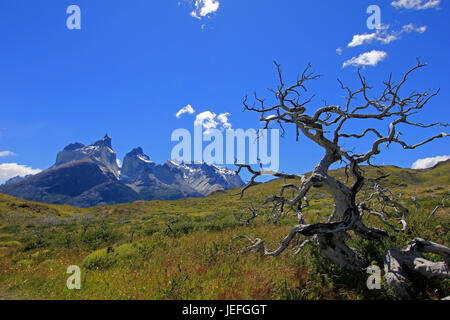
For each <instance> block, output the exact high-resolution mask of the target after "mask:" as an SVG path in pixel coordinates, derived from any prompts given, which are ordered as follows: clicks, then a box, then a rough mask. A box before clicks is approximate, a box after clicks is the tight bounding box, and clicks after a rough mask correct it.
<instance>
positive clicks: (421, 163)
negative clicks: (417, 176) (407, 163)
mask: <svg viewBox="0 0 450 320" xmlns="http://www.w3.org/2000/svg"><path fill="white" fill-rule="evenodd" d="M449 159H450V155H448V156H437V157H431V158H424V159H418V160H417V161H416V162H414V163H413V165H412V166H411V169H428V168H431V167H434V166H435V165H437V164H438V163H439V162H443V161H447V160H449Z"/></svg>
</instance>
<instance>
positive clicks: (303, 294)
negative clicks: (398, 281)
mask: <svg viewBox="0 0 450 320" xmlns="http://www.w3.org/2000/svg"><path fill="white" fill-rule="evenodd" d="M363 169H364V170H365V175H366V176H368V177H374V178H375V177H378V176H380V175H385V174H389V176H388V177H387V178H385V179H383V180H382V181H383V182H382V184H383V185H384V186H390V187H391V189H392V191H393V193H394V194H395V195H396V196H397V197H398V199H401V202H402V204H403V205H404V206H406V207H407V208H408V209H409V210H410V216H409V217H408V220H407V221H408V228H407V230H406V231H405V232H402V233H396V232H394V231H392V230H390V229H388V228H387V227H386V226H385V225H381V224H380V222H379V220H376V218H375V217H371V218H370V219H371V224H372V225H374V226H378V227H381V228H383V229H385V230H386V231H388V232H389V233H390V235H391V237H390V238H388V239H386V240H383V241H382V242H379V243H373V242H370V241H366V240H363V239H361V238H358V237H354V238H353V239H352V240H351V242H350V244H351V245H352V246H354V247H357V248H359V249H360V250H361V251H362V252H364V253H365V255H366V256H367V257H368V259H369V261H371V262H372V263H373V264H377V265H378V266H380V267H381V266H382V254H383V252H384V251H385V250H386V249H387V248H390V247H397V248H405V247H406V244H407V242H408V241H409V240H412V239H414V238H415V237H421V238H424V239H427V240H431V241H434V242H438V243H441V244H443V245H446V246H449V245H450V239H449V235H448V231H449V226H450V219H449V213H450V210H449V208H448V201H447V202H446V203H445V204H446V206H445V207H443V208H440V209H438V210H437V211H436V213H435V214H434V215H433V216H432V217H429V215H430V213H431V212H432V211H433V209H434V208H435V207H436V206H437V205H440V204H442V200H443V199H449V198H450V191H449V186H450V162H445V163H441V164H439V165H438V166H436V167H435V168H433V169H428V170H410V169H401V168H398V167H394V166H384V167H381V168H374V167H363ZM332 174H333V175H334V176H335V177H337V178H338V179H340V180H342V181H345V179H346V176H345V173H344V171H343V170H342V169H341V170H336V171H333V173H332ZM282 184H284V181H280V180H274V181H271V182H268V183H265V184H261V185H258V186H256V187H254V188H253V189H251V190H249V191H248V192H247V193H246V195H245V197H244V198H243V199H240V198H239V196H237V195H236V193H238V192H239V190H238V189H231V190H227V191H221V192H216V193H214V194H212V195H210V196H208V197H205V198H187V199H180V200H176V201H150V202H146V201H138V202H134V203H129V204H120V205H114V206H99V207H92V208H85V209H80V208H76V207H72V206H66V205H47V204H41V203H35V202H29V201H24V200H20V199H17V198H14V197H10V196H6V195H2V194H0V298H3V299H17V298H19V299H21V298H25V299H392V298H395V296H394V295H393V293H392V292H391V291H390V290H389V289H387V288H386V287H385V286H384V284H383V286H382V289H380V290H368V289H367V288H366V279H367V277H368V275H367V274H356V273H348V272H342V271H341V270H340V269H339V268H338V267H336V266H334V265H332V264H330V263H329V262H328V261H326V260H324V259H323V258H322V257H321V256H320V255H319V254H318V252H317V250H316V248H315V246H307V247H306V248H305V250H304V251H302V253H301V254H300V255H298V256H295V257H294V256H293V254H292V253H293V252H294V251H295V249H296V248H295V247H294V246H293V247H292V250H289V252H286V253H284V254H282V255H281V256H280V257H277V258H270V257H262V256H260V255H258V254H255V253H248V254H244V255H240V254H238V251H239V249H242V248H243V247H245V246H246V245H247V244H248V243H246V242H244V240H235V241H231V239H232V238H233V237H235V236H237V235H240V234H247V235H248V236H250V237H260V238H264V239H265V240H266V242H267V245H268V246H270V247H276V246H277V245H278V243H279V241H280V240H281V239H283V238H284V236H285V235H286V233H287V232H288V231H289V230H290V227H291V226H292V225H294V224H295V223H296V220H295V217H285V218H283V219H280V220H278V221H274V220H268V219H266V218H265V217H264V216H261V217H258V218H257V219H255V220H254V221H252V223H251V225H250V226H245V225H243V224H242V223H240V222H238V221H237V220H236V219H235V217H234V216H233V213H236V214H240V213H241V211H242V210H243V209H245V208H246V207H247V206H248V204H249V202H253V203H258V202H261V200H262V199H263V198H265V197H266V196H268V195H271V194H274V193H278V190H279V188H280V186H281V185H282ZM413 195H416V196H417V199H418V200H417V203H418V205H419V207H418V208H417V207H416V206H415V204H414V203H413V201H412V200H411V197H412V196H413ZM309 196H310V200H311V203H310V206H309V207H308V208H307V209H306V211H305V218H306V220H307V222H308V223H310V222H319V221H322V222H324V221H325V219H326V218H327V217H328V216H329V214H330V211H331V210H332V202H331V199H330V198H329V197H328V196H327V195H326V194H325V193H322V192H321V190H320V189H315V190H313V192H312V193H311V194H310V195H309ZM372 219H373V220H372ZM433 258H435V257H432V256H430V259H433ZM70 265H78V266H80V268H81V271H82V288H81V290H69V289H67V287H66V280H67V278H68V277H69V276H70V275H69V274H67V273H66V270H67V268H68V266H70ZM422 286H423V290H422V292H423V294H422V295H421V296H419V297H418V298H423V299H438V298H443V297H445V296H448V295H450V282H449V281H448V280H446V281H444V282H442V283H440V284H438V283H432V282H425V281H423V283H422Z"/></svg>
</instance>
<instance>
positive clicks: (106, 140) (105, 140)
mask: <svg viewBox="0 0 450 320" xmlns="http://www.w3.org/2000/svg"><path fill="white" fill-rule="evenodd" d="M111 141H112V139H111V137H110V136H109V135H108V134H105V136H104V137H103V139H101V140H98V141H96V142H94V143H93V144H92V146H96V147H108V148H110V149H112V144H111Z"/></svg>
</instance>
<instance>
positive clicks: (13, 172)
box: [0, 163, 42, 183]
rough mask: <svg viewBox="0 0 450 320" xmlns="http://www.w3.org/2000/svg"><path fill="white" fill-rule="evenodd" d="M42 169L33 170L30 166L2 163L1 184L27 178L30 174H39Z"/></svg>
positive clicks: (0, 171) (0, 165)
mask: <svg viewBox="0 0 450 320" xmlns="http://www.w3.org/2000/svg"><path fill="white" fill-rule="evenodd" d="M41 171H42V170H41V169H33V168H31V167H29V166H24V165H20V164H17V163H2V164H0V183H4V182H5V181H6V180H8V179H11V178H14V177H17V176H19V177H25V176H26V175H29V174H37V173H39V172H41Z"/></svg>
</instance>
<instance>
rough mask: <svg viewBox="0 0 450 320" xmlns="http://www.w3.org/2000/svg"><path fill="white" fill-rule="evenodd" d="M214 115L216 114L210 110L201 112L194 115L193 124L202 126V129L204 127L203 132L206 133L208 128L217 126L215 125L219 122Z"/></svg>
mask: <svg viewBox="0 0 450 320" xmlns="http://www.w3.org/2000/svg"><path fill="white" fill-rule="evenodd" d="M216 116H217V115H216V114H215V113H214V112H211V111H205V112H202V113H200V114H198V115H197V117H195V121H194V125H196V126H199V125H201V126H203V129H205V134H208V133H209V130H211V129H215V128H217V125H218V124H219V123H218V122H217V121H216V120H215V119H216Z"/></svg>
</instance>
